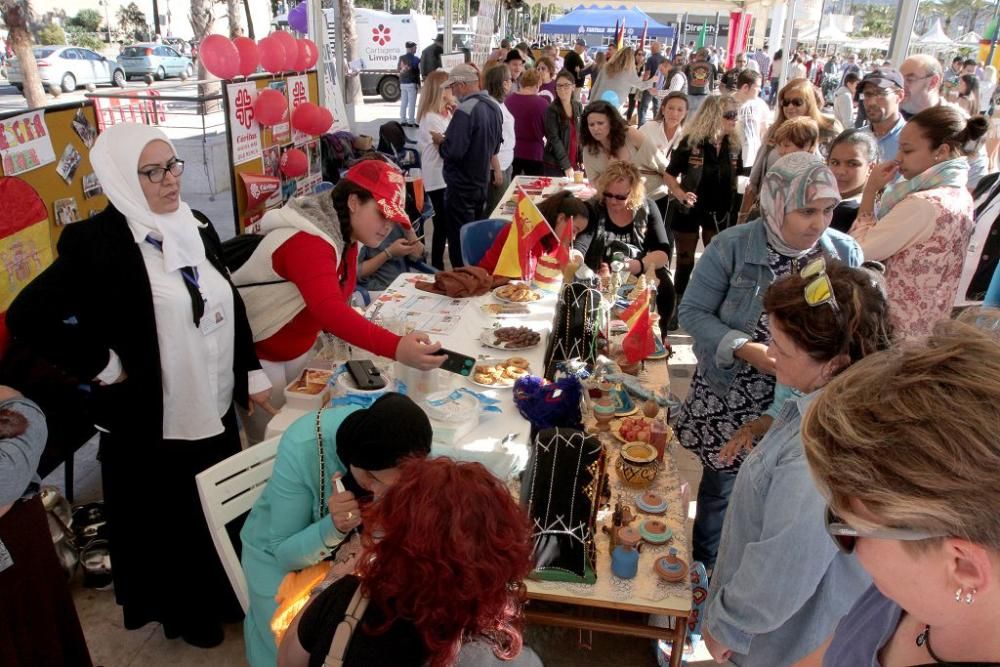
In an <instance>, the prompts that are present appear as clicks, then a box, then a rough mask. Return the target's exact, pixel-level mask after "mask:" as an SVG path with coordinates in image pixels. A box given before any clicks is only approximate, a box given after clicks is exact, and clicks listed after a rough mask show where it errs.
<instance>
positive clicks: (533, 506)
mask: <svg viewBox="0 0 1000 667" xmlns="http://www.w3.org/2000/svg"><path fill="white" fill-rule="evenodd" d="M605 474H606V472H605V456H604V446H603V445H602V444H601V441H600V440H599V439H598V438H597V437H595V436H592V435H587V434H586V433H584V432H583V431H580V430H577V429H568V428H550V429H545V430H542V431H540V432H539V433H538V434H537V435H536V436H535V438H534V440H533V442H532V451H531V457H530V459H529V461H528V467H527V469H526V473H525V477H524V481H523V482H522V485H521V504H522V505H523V506H524V507H525V508H526V510H527V512H528V517H529V519H530V521H531V533H532V539H533V541H534V550H533V554H532V558H533V560H534V563H535V567H534V570H533V571H532V573H531V574H530V575H529V576H531V577H532V578H534V579H541V580H545V581H561V582H570V583H586V584H593V583H594V582H595V581H597V572H596V570H595V564H596V558H597V549H596V546H595V543H594V535H595V533H596V525H597V509H598V506H599V504H600V493H601V488H602V487H603V485H604V478H605Z"/></svg>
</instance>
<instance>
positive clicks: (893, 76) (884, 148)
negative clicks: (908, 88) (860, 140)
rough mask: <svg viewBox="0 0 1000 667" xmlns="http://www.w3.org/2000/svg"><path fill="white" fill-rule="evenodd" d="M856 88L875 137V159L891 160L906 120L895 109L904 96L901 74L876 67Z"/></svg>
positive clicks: (897, 109)
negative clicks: (876, 148) (858, 88)
mask: <svg viewBox="0 0 1000 667" xmlns="http://www.w3.org/2000/svg"><path fill="white" fill-rule="evenodd" d="M860 88H861V100H862V103H863V104H864V106H865V115H866V116H867V117H868V123H869V125H868V131H869V132H871V133H872V134H873V135H874V136H875V139H876V140H877V141H878V157H879V160H880V161H886V160H893V159H895V157H896V153H897V152H899V133H900V132H902V131H903V126H904V125H905V124H906V121H905V120H904V119H903V114H901V113H900V111H899V105H900V104H901V103H902V101H903V99H904V98H905V97H906V92H905V90H904V89H903V76H902V75H901V74H900V73H899V71H897V70H894V69H889V68H886V69H877V70H875V71H874V72H872V73H871V74H868V75H867V76H865V78H863V79H862V80H861V85H860Z"/></svg>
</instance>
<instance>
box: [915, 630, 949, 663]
mask: <svg viewBox="0 0 1000 667" xmlns="http://www.w3.org/2000/svg"><path fill="white" fill-rule="evenodd" d="M917 646H924V647H926V648H927V653H928V654H930V656H931V658H932V659H933V660H934V662H936V663H937V664H939V665H951V664H952V663H950V662H947V661H945V660H942V659H941V658H939V657H937V655H935V653H934V649H933V648H931V626H929V625H925V626H924V631H923V632H921V633H920V634H919V635H917Z"/></svg>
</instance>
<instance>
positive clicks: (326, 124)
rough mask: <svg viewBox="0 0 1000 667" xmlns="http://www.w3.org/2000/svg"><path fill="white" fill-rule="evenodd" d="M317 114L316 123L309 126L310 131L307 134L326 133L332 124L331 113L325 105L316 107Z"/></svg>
mask: <svg viewBox="0 0 1000 667" xmlns="http://www.w3.org/2000/svg"><path fill="white" fill-rule="evenodd" d="M317 109H318V111H317V112H316V113H317V114H318V117H317V120H316V124H315V125H313V127H312V128H311V129H312V131H311V132H310V133H309V134H314V135H317V136H318V135H321V134H326V133H327V131H329V129H330V126H331V125H333V114H332V113H331V112H330V110H329V109H327V108H326V107H317Z"/></svg>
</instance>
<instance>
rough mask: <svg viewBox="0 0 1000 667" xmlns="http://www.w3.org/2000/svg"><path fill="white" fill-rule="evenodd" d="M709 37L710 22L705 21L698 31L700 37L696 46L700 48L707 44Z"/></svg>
mask: <svg viewBox="0 0 1000 667" xmlns="http://www.w3.org/2000/svg"><path fill="white" fill-rule="evenodd" d="M707 37H708V22H707V21H703V22H702V24H701V30H699V31H698V39H696V40H695V42H694V48H696V49H700V48H702V47H703V46H705V40H706V38H707Z"/></svg>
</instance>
